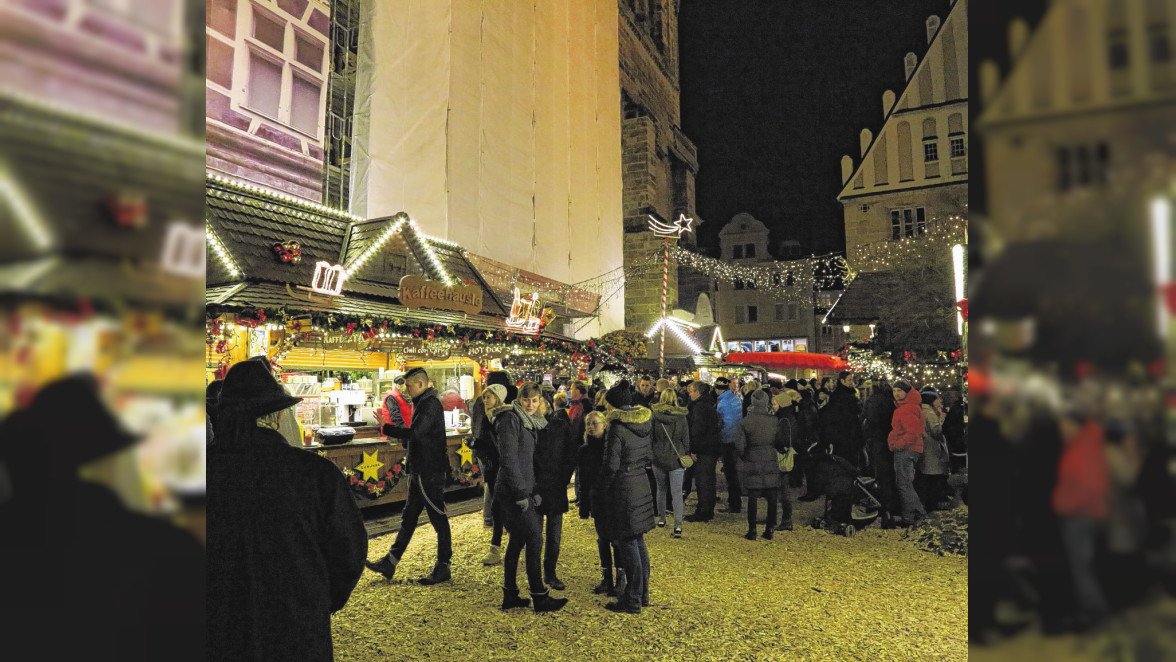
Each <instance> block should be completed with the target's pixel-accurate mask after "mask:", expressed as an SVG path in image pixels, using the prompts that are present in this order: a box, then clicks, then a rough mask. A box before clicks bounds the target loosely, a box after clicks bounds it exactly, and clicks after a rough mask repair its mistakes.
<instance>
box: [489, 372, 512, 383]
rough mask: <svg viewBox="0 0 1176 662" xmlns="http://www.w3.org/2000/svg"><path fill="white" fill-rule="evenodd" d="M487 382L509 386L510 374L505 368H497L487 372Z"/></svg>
mask: <svg viewBox="0 0 1176 662" xmlns="http://www.w3.org/2000/svg"><path fill="white" fill-rule="evenodd" d="M486 383H487V384H501V385H503V386H507V385H509V384H510V374H509V373H507V372H506V371H505V370H495V371H493V372H490V373H487V374H486Z"/></svg>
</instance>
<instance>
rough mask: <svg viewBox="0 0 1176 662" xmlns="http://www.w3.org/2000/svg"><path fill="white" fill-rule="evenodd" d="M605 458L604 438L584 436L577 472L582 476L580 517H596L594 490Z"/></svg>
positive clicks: (578, 454)
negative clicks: (593, 499)
mask: <svg viewBox="0 0 1176 662" xmlns="http://www.w3.org/2000/svg"><path fill="white" fill-rule="evenodd" d="M603 456H604V437H593V436H591V435H587V434H586V435H584V443H583V444H582V445H581V446H580V449H579V451H578V453H577V465H576V470H577V471H578V472H579V474H580V502H579V506H580V517H582V518H586V517H589V516H592V517H595V516H596V510H594V509H593V507H592V488H593V486H594V485H595V484H596V477H597V476H599V475H600V463H601V461H602V460H603Z"/></svg>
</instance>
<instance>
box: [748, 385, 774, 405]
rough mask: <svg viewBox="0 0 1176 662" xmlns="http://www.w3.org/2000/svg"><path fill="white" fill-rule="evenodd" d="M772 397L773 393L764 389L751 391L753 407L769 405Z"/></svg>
mask: <svg viewBox="0 0 1176 662" xmlns="http://www.w3.org/2000/svg"><path fill="white" fill-rule="evenodd" d="M771 399H772V394H771V393H768V392H767V391H765V390H763V389H760V390H758V391H752V392H751V405H752V406H753V407H767V406H768V402H770V401H771Z"/></svg>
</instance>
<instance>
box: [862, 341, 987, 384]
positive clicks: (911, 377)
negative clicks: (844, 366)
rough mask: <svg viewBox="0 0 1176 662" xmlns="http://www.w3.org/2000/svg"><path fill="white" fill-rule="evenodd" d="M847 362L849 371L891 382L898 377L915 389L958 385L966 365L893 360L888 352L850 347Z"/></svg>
mask: <svg viewBox="0 0 1176 662" xmlns="http://www.w3.org/2000/svg"><path fill="white" fill-rule="evenodd" d="M846 361H848V362H849V369H850V370H851V371H852V372H854V373H857V374H862V375H868V376H870V377H872V378H874V379H885V380H886V381H888V382H889V383H891V384H893V383H894V382H895V381H897V380H899V379H905V380H907V381H909V382H911V383H912V384H913V385H914V386H916V387H918V388H927V387H935V388H938V389H944V388H947V387H949V386H961V384H962V383H963V382H966V380H964V379H963V378H962V373H963V371H966V370H967V365H966V364H964V365H963V366H961V364H959V363H954V364H953V363H923V362H908V363H895V362H894V361H892V360H891V358H890V355H889V354H885V353H881V352H874V351H870V350H850V352H849V354H848V356H847V357H846Z"/></svg>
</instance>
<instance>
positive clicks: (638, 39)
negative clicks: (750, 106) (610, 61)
mask: <svg viewBox="0 0 1176 662" xmlns="http://www.w3.org/2000/svg"><path fill="white" fill-rule="evenodd" d="M618 3H619V10H620V61H621V62H620V63H621V108H620V112H621V149H622V167H623V180H624V213H625V221H624V223H625V225H624V228H625V232H624V264H625V266H626V267H629V266H633V265H637V264H642V263H647V262H649V261H650V260H652V259H656V261H657V262H658V263H660V261H661V260H660V258H651V257H650V256H651V254H654V253H656V252H657V251H658V250H659V249H660V248H661V247H662V240H661V239H658V238H657V237H654V236H653V233H651V232H650V231H649V230H648V228H647V225H648V221H649V215H650V214H652V215H654V216H656V217H659V218H661V219H663V220H667V221H672V220H674V219H676V218H678V215H679V214H685V215H686V216H687V217H693V218H694V228H696V229H697V228H698V226H699V225H700V224H701V222H702V221H701V219H699V218H698V217H697V215H696V214H695V210H694V180H695V177H696V176H697V174H698V153H697V151H696V149H695V147H694V143H692V142H690V139H689V138H687V137H686V135H685V134H684V133H682V127H681V122H682V117H681V109H680V103H679V102H680V99H681V86H680V84H679V78H678V10H679V8H680V5H681V0H618ZM694 236H695V235H694V234H687V235H685V236H684V237H683V238H682V240H681V241H682V242H684V243H688V244H691V245H693V244H694V242H695V239H694ZM661 281H662V272H661V269H649V270H647V271H645V272H643V273H641V274H639V275H637V276H636V277H634V278H631V279H630V280H628V282H627V283H626V285H625V327H626V328H628V329H630V330H633V331H641V332H644V331H645V330H647V329H648V328H649V326H650V325H651V324H652V323H653V321H654V320H655V319H657V318H658V317H660V316H661ZM667 298H668V301H669V306H670V308H673V307H674V305H675V304H676V302H677V301H678V275H677V270H676V269H671V270H670V284H669V294H668V297H667Z"/></svg>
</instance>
